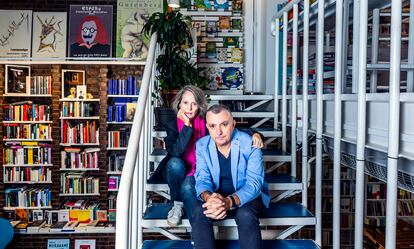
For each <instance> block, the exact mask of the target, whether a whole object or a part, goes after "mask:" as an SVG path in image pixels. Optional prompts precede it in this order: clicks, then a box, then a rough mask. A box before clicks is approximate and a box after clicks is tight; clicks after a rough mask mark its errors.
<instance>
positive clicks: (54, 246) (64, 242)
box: [47, 239, 70, 249]
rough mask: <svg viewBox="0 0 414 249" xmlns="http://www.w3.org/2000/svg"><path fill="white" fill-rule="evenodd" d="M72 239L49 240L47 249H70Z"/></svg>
mask: <svg viewBox="0 0 414 249" xmlns="http://www.w3.org/2000/svg"><path fill="white" fill-rule="evenodd" d="M69 246H70V239H48V240H47V249H69V248H70V247H69Z"/></svg>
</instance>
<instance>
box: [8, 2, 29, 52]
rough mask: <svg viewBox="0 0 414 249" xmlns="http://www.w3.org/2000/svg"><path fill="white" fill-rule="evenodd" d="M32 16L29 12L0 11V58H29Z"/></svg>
mask: <svg viewBox="0 0 414 249" xmlns="http://www.w3.org/2000/svg"><path fill="white" fill-rule="evenodd" d="M32 14H33V13H32V11H31V10H0V23H1V24H2V25H1V26H0V57H2V58H27V57H30V54H31V40H32Z"/></svg>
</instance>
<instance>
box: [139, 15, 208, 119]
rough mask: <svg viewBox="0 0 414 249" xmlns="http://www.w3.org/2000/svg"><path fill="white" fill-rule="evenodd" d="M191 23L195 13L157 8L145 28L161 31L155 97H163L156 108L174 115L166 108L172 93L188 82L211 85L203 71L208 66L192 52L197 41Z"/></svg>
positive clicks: (144, 29)
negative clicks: (192, 59) (165, 10)
mask: <svg viewBox="0 0 414 249" xmlns="http://www.w3.org/2000/svg"><path fill="white" fill-rule="evenodd" d="M190 25H191V17H189V16H183V15H182V14H181V13H180V12H178V11H169V12H156V13H154V14H152V15H151V16H150V17H149V18H148V20H147V22H146V23H145V25H144V27H143V29H142V32H143V33H144V34H146V35H147V36H151V35H152V34H153V33H155V32H157V35H158V38H157V42H158V44H159V46H160V49H161V55H159V56H158V58H157V61H156V62H157V65H156V70H157V72H158V75H157V77H156V79H157V81H158V83H159V84H158V87H157V88H156V91H155V93H153V97H155V98H156V99H157V100H159V103H160V104H159V107H161V108H157V109H156V112H158V113H159V111H160V110H161V111H166V112H167V113H168V114H167V117H168V116H170V115H172V113H171V109H167V110H165V109H164V108H169V107H171V100H172V98H173V97H172V95H174V94H171V93H174V91H176V90H178V89H180V88H181V87H182V86H185V85H196V86H198V87H200V88H202V89H204V88H205V87H206V85H207V78H206V77H205V76H203V75H201V72H202V71H203V70H204V68H199V67H197V65H196V63H194V62H192V61H191V56H192V55H191V54H190V52H189V49H188V48H191V47H192V46H193V44H194V41H193V36H192V33H191V27H190ZM162 107H164V108H162ZM174 115H175V114H174ZM156 117H157V113H156ZM158 120H159V119H158ZM159 122H161V121H159ZM161 123H162V122H161Z"/></svg>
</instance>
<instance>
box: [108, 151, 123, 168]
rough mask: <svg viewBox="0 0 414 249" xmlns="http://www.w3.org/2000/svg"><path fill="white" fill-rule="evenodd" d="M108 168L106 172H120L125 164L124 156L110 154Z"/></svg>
mask: <svg viewBox="0 0 414 249" xmlns="http://www.w3.org/2000/svg"><path fill="white" fill-rule="evenodd" d="M108 160H109V167H108V171H111V172H114V171H115V172H121V171H122V168H123V166H124V162H125V155H120V154H111V155H110V156H109V158H108Z"/></svg>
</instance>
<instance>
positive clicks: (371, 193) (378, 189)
mask: <svg viewBox="0 0 414 249" xmlns="http://www.w3.org/2000/svg"><path fill="white" fill-rule="evenodd" d="M386 194H387V185H385V184H382V183H373V182H370V183H369V184H368V185H367V199H384V198H385V196H386Z"/></svg>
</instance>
